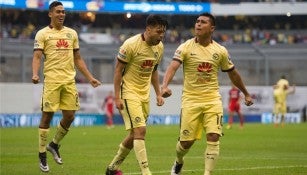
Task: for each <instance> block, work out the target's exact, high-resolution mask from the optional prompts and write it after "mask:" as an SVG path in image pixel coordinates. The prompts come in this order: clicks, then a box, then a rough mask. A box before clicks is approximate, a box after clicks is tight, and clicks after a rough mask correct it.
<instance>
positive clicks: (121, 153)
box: [109, 143, 131, 170]
mask: <svg viewBox="0 0 307 175" xmlns="http://www.w3.org/2000/svg"><path fill="white" fill-rule="evenodd" d="M130 151H131V149H128V148H126V147H125V146H124V145H123V144H122V143H121V144H120V145H119V149H118V151H117V154H116V155H115V157H114V158H113V160H112V162H111V163H110V164H109V169H110V170H117V169H118V168H119V166H120V165H121V164H122V163H123V161H124V160H125V158H126V157H127V156H128V154H129V153H130Z"/></svg>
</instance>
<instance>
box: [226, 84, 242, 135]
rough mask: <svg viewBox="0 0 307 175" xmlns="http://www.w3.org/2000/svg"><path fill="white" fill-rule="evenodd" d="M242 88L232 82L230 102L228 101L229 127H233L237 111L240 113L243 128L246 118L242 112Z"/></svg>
mask: <svg viewBox="0 0 307 175" xmlns="http://www.w3.org/2000/svg"><path fill="white" fill-rule="evenodd" d="M240 92H241V91H240V90H239V89H238V88H237V87H236V86H235V85H233V84H232V86H231V89H230V90H229V92H228V93H229V94H228V95H229V102H228V125H227V129H230V128H231V127H232V123H233V116H234V113H235V112H236V113H237V114H238V117H239V120H240V128H243V123H244V118H243V114H242V112H241V105H240V100H241V95H240Z"/></svg>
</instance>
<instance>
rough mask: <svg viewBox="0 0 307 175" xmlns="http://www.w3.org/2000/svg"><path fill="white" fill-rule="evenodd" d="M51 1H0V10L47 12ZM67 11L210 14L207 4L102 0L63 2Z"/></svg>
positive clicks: (67, 0) (65, 0)
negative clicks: (13, 9)
mask: <svg viewBox="0 0 307 175" xmlns="http://www.w3.org/2000/svg"><path fill="white" fill-rule="evenodd" d="M51 2H52V1H44V0H26V1H24V0H0V6H1V8H17V9H38V10H48V7H49V4H50V3H51ZM61 2H62V3H63V5H64V7H65V9H66V10H69V11H94V12H101V13H127V12H130V13H160V14H199V13H200V12H204V11H207V12H210V4H209V3H192V2H189V3H184V2H181V3H174V2H171V3H165V2H121V1H103V0H81V1H77V0H71V1H69V0H63V1H61Z"/></svg>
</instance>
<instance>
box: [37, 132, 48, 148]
mask: <svg viewBox="0 0 307 175" xmlns="http://www.w3.org/2000/svg"><path fill="white" fill-rule="evenodd" d="M48 133H49V128H48V129H42V128H38V151H39V152H40V153H43V152H46V146H47V139H48Z"/></svg>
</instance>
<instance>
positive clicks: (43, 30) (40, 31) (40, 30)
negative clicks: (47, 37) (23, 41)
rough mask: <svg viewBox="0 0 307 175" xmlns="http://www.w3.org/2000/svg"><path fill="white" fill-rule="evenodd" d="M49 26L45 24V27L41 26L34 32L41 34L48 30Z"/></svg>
mask: <svg viewBox="0 0 307 175" xmlns="http://www.w3.org/2000/svg"><path fill="white" fill-rule="evenodd" d="M50 29H51V28H50V26H45V27H42V28H39V29H38V30H37V32H36V34H38V33H39V34H43V33H46V32H47V31H48V30H50Z"/></svg>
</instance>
